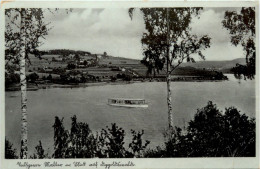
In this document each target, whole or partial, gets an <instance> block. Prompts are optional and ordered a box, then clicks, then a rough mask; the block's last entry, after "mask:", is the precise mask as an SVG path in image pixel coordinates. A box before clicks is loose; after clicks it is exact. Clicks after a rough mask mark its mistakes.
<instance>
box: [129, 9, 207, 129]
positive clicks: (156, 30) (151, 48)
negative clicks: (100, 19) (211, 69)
mask: <svg viewBox="0 0 260 169" xmlns="http://www.w3.org/2000/svg"><path fill="white" fill-rule="evenodd" d="M200 10H202V8H141V9H140V11H141V12H142V14H143V19H144V23H145V29H146V31H145V32H144V33H143V36H142V39H141V43H142V46H143V54H144V58H143V60H142V63H144V64H145V65H146V66H147V67H148V70H149V71H154V72H155V70H156V71H157V72H158V73H159V71H164V72H165V74H166V83H167V105H168V123H169V128H172V127H173V112H172V109H173V108H172V91H171V74H172V72H173V71H174V70H175V69H176V68H177V67H178V66H179V65H180V64H181V63H183V62H184V61H187V62H195V59H194V56H195V54H197V55H199V56H200V57H201V58H202V59H205V57H204V55H203V54H202V52H201V51H202V50H204V49H206V48H209V47H210V38H209V37H208V36H207V35H204V36H201V37H198V36H196V35H192V34H191V27H190V23H191V19H192V17H198V15H199V12H200ZM128 12H129V15H130V17H131V19H132V17H133V12H134V8H131V9H129V11H128Z"/></svg>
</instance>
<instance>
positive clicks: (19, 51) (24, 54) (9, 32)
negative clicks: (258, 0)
mask: <svg viewBox="0 0 260 169" xmlns="http://www.w3.org/2000/svg"><path fill="white" fill-rule="evenodd" d="M5 15H6V27H5V28H6V29H5V47H6V53H5V58H6V60H7V63H6V64H8V63H9V62H12V63H13V64H15V63H18V64H19V68H20V85H21V152H20V158H22V159H26V158H27V157H28V146H27V140H28V127H27V94H26V86H27V83H26V74H25V73H26V70H25V67H26V60H27V61H29V62H30V60H29V54H33V55H35V56H37V57H40V56H41V52H40V51H39V50H37V47H39V46H40V45H41V41H40V39H41V38H44V36H46V35H47V32H48V29H47V24H46V23H44V21H43V18H44V16H43V10H42V9H37V8H33V9H25V8H20V9H17V8H16V9H14V8H12V9H6V11H5Z"/></svg>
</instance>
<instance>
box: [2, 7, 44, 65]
mask: <svg viewBox="0 0 260 169" xmlns="http://www.w3.org/2000/svg"><path fill="white" fill-rule="evenodd" d="M43 13H44V12H43V9H41V8H27V9H26V10H25V15H26V18H25V27H26V31H25V34H26V35H25V37H26V38H25V41H26V43H25V44H26V45H25V58H26V59H27V60H28V61H29V63H30V59H29V54H32V55H34V56H36V57H38V58H41V55H42V52H40V51H39V50H38V49H37V48H38V47H39V46H41V45H42V42H41V40H42V39H44V37H45V36H46V35H47V34H48V30H49V28H48V26H47V25H48V23H45V22H44V20H43V19H44V15H43ZM5 16H6V26H5V47H6V55H5V59H6V60H8V61H11V62H12V63H18V62H19V54H20V53H19V52H20V50H21V46H20V43H21V32H20V28H21V25H20V23H19V22H20V20H21V19H20V18H19V17H20V16H21V9H20V8H10V9H6V10H5Z"/></svg>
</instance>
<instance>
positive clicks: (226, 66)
mask: <svg viewBox="0 0 260 169" xmlns="http://www.w3.org/2000/svg"><path fill="white" fill-rule="evenodd" d="M237 63H238V64H246V60H245V58H238V59H234V60H227V61H198V62H196V63H183V64H182V65H181V66H182V67H188V66H191V67H194V68H197V69H210V70H218V71H221V72H226V71H227V70H230V69H231V68H232V67H235V66H236V64H237Z"/></svg>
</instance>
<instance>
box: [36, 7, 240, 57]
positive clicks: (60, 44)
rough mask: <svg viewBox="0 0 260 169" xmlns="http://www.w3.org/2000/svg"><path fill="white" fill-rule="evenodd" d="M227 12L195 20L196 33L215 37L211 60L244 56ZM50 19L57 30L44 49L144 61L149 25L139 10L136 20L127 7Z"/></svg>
mask: <svg viewBox="0 0 260 169" xmlns="http://www.w3.org/2000/svg"><path fill="white" fill-rule="evenodd" d="M234 9H235V8H234ZM225 10H227V9H226V8H225V9H224V8H223V9H222V8H218V9H215V8H207V9H204V11H202V13H201V15H200V18H199V19H198V18H193V19H192V24H191V27H192V33H194V34H197V35H205V34H207V35H209V36H210V37H211V38H212V39H211V42H212V43H211V48H209V49H207V50H206V51H204V52H203V53H204V54H205V55H206V59H207V60H231V59H235V58H238V57H244V53H243V50H242V47H241V46H238V47H235V46H232V45H231V43H230V39H229V38H230V35H229V32H228V30H226V29H223V27H222V24H221V21H222V20H223V18H224V12H225ZM236 10H237V9H236ZM46 19H47V20H48V21H51V22H52V23H51V25H52V26H53V29H52V30H51V31H50V32H49V35H48V36H47V37H46V40H45V43H44V45H43V46H42V47H41V49H74V50H84V51H89V52H92V53H103V52H104V51H106V52H107V53H108V54H109V55H113V56H120V57H127V58H134V59H142V58H143V55H142V45H141V37H142V33H143V32H144V31H145V26H144V21H143V17H142V14H141V13H140V12H138V10H136V11H135V13H134V18H133V20H131V19H130V17H129V15H128V9H126V8H105V9H91V8H89V9H73V11H72V12H70V13H68V14H67V13H66V12H65V10H60V11H59V12H57V14H55V15H51V14H48V15H47V17H46Z"/></svg>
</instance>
